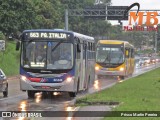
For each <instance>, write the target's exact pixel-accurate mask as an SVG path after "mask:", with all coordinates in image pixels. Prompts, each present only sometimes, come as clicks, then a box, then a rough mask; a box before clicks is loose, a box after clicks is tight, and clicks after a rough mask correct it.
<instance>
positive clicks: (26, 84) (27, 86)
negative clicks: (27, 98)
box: [20, 79, 76, 92]
mask: <svg viewBox="0 0 160 120" xmlns="http://www.w3.org/2000/svg"><path fill="white" fill-rule="evenodd" d="M75 86H76V85H75V81H74V79H73V80H72V81H70V82H67V81H63V82H62V83H38V82H30V81H24V80H21V79H20V89H21V90H22V91H27V90H34V91H58V92H61V91H67V92H76V87H75Z"/></svg>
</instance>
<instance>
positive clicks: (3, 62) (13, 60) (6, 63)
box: [0, 41, 20, 76]
mask: <svg viewBox="0 0 160 120" xmlns="http://www.w3.org/2000/svg"><path fill="white" fill-rule="evenodd" d="M15 48H16V43H15V42H14V41H8V42H6V50H5V51H4V52H2V51H0V68H1V69H2V70H3V71H4V73H5V74H6V75H7V76H13V75H17V74H18V73H19V56H20V55H19V51H16V50H15Z"/></svg>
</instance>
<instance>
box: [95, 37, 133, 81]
mask: <svg viewBox="0 0 160 120" xmlns="http://www.w3.org/2000/svg"><path fill="white" fill-rule="evenodd" d="M95 71H96V78H99V76H103V75H106V76H118V77H119V78H121V79H124V78H125V77H127V76H129V75H132V74H133V72H134V46H133V45H131V44H130V43H129V42H127V41H120V40H99V41H98V42H97V46H96V65H95Z"/></svg>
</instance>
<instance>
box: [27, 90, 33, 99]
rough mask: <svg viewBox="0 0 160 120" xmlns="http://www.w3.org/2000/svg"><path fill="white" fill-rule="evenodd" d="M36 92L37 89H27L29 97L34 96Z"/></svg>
mask: <svg viewBox="0 0 160 120" xmlns="http://www.w3.org/2000/svg"><path fill="white" fill-rule="evenodd" d="M34 94H35V91H32V90H28V91H27V95H28V98H34Z"/></svg>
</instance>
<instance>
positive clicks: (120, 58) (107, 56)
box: [96, 45, 124, 64]
mask: <svg viewBox="0 0 160 120" xmlns="http://www.w3.org/2000/svg"><path fill="white" fill-rule="evenodd" d="M96 62H98V63H107V64H108V63H110V64H121V63H123V62H124V52H123V47H122V46H121V45H119V46H117V45H115V46H114V45H111V46H110V45H100V46H98V47H97V54H96Z"/></svg>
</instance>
